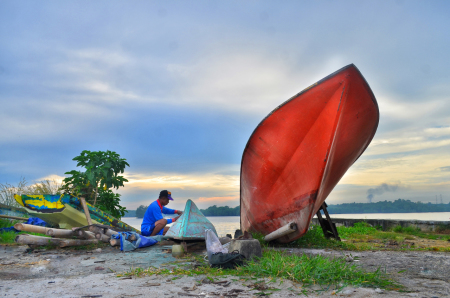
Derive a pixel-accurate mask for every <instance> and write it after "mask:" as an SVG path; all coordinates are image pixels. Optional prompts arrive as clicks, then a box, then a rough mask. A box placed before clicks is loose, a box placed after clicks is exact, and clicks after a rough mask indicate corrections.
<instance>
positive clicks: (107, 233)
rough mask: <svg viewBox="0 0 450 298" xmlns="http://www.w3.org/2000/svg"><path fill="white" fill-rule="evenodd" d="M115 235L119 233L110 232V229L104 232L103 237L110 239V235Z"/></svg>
mask: <svg viewBox="0 0 450 298" xmlns="http://www.w3.org/2000/svg"><path fill="white" fill-rule="evenodd" d="M116 234H119V232H116V231H114V230H111V229H106V231H105V235H106V236H109V237H111V236H112V235H116Z"/></svg>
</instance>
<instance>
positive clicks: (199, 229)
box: [165, 200, 217, 240]
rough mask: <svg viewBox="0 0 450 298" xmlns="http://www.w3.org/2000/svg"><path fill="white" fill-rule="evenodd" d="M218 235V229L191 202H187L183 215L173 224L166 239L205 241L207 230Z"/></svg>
mask: <svg viewBox="0 0 450 298" xmlns="http://www.w3.org/2000/svg"><path fill="white" fill-rule="evenodd" d="M206 229H210V230H212V231H213V232H214V234H216V235H217V232H216V228H215V227H214V226H213V224H212V223H211V222H210V221H209V220H208V219H207V218H206V217H205V216H204V215H203V213H202V212H201V211H200V210H199V209H198V208H197V206H196V205H195V204H194V202H192V201H191V200H188V201H187V202H186V207H185V208H184V211H183V214H182V215H181V216H180V217H179V218H178V220H177V221H176V222H174V223H173V224H172V226H171V227H170V229H169V230H168V231H167V233H166V235H165V236H166V237H168V238H173V239H178V240H204V239H205V230H206Z"/></svg>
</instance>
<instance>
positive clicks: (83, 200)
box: [80, 197, 92, 225]
mask: <svg viewBox="0 0 450 298" xmlns="http://www.w3.org/2000/svg"><path fill="white" fill-rule="evenodd" d="M80 202H81V206H83V210H84V215H85V216H86V220H87V222H88V225H92V219H91V214H90V213H89V209H88V206H87V204H86V200H85V199H84V198H83V197H80Z"/></svg>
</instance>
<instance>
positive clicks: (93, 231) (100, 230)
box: [89, 226, 105, 234]
mask: <svg viewBox="0 0 450 298" xmlns="http://www.w3.org/2000/svg"><path fill="white" fill-rule="evenodd" d="M89 231H91V232H92V233H94V234H98V233H100V234H105V229H104V228H99V227H96V226H90V227H89Z"/></svg>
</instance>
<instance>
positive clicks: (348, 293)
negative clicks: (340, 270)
mask: <svg viewBox="0 0 450 298" xmlns="http://www.w3.org/2000/svg"><path fill="white" fill-rule="evenodd" d="M351 294H353V290H345V291H342V295H345V296H348V295H351Z"/></svg>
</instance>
